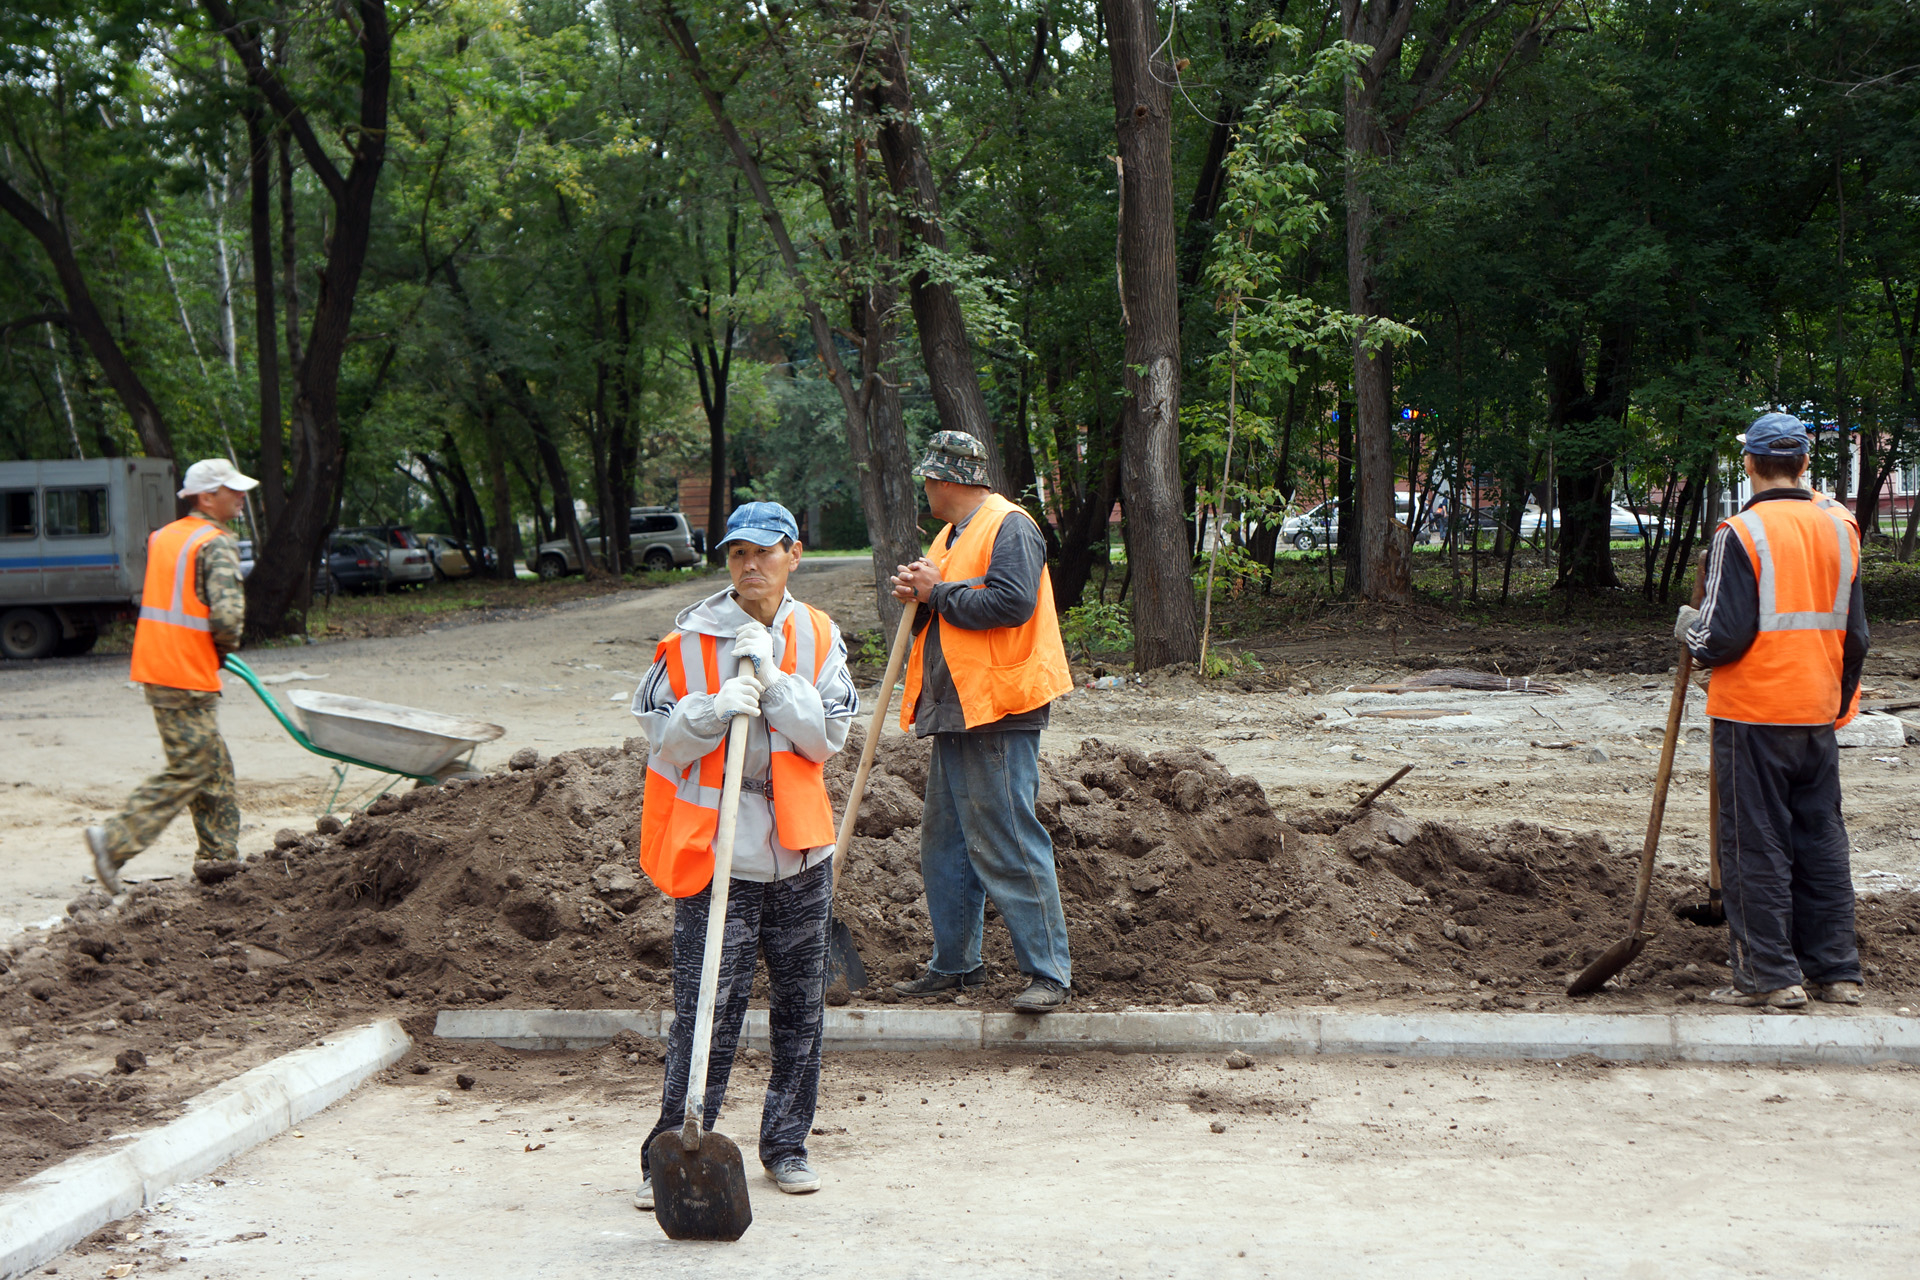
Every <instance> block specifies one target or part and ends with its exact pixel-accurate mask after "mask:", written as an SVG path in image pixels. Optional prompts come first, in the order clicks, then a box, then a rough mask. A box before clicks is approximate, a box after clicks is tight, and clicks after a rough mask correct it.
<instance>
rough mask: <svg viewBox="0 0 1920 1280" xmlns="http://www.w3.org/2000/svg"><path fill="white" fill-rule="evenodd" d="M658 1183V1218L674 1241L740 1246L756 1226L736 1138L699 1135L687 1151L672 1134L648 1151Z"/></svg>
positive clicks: (676, 1133) (655, 1194) (655, 1199)
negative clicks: (731, 1242)
mask: <svg viewBox="0 0 1920 1280" xmlns="http://www.w3.org/2000/svg"><path fill="white" fill-rule="evenodd" d="M647 1166H648V1169H649V1171H650V1173H651V1174H652V1177H653V1216H654V1219H655V1220H656V1221H658V1222H659V1224H660V1229H661V1230H662V1231H664V1232H666V1233H667V1237H668V1239H671V1240H738V1239H739V1238H740V1237H741V1236H743V1235H745V1234H746V1230H747V1228H748V1227H749V1226H750V1225H752V1223H753V1206H752V1205H751V1204H749V1203H748V1202H747V1166H746V1162H745V1161H743V1160H742V1159H741V1158H740V1148H739V1147H737V1146H735V1145H734V1143H733V1140H732V1139H731V1138H726V1137H723V1136H722V1135H720V1134H717V1133H703V1134H701V1135H700V1147H699V1149H698V1150H696V1151H689V1150H687V1148H686V1146H685V1144H684V1143H682V1142H681V1141H680V1131H679V1130H678V1129H669V1130H668V1131H667V1132H665V1133H663V1134H661V1135H659V1136H658V1137H656V1138H655V1139H654V1140H653V1143H652V1145H650V1146H649V1147H648V1148H647Z"/></svg>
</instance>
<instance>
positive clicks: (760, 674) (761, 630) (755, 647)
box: [733, 622, 781, 690]
mask: <svg viewBox="0 0 1920 1280" xmlns="http://www.w3.org/2000/svg"><path fill="white" fill-rule="evenodd" d="M733 657H734V660H735V661H736V662H751V663H753V674H754V675H755V676H756V677H757V678H758V679H759V681H760V688H761V689H762V690H766V689H771V688H772V687H773V686H774V684H775V683H777V682H778V681H779V679H780V676H781V671H780V668H779V667H777V666H775V665H774V664H773V632H771V631H769V630H767V629H766V628H765V627H763V626H761V625H760V624H759V623H757V622H748V623H745V624H743V625H742V626H741V628H740V629H739V630H738V631H736V632H734V633H733Z"/></svg>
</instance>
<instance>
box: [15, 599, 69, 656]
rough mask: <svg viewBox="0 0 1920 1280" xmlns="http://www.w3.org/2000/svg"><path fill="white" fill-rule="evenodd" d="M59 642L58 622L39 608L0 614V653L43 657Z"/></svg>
mask: <svg viewBox="0 0 1920 1280" xmlns="http://www.w3.org/2000/svg"><path fill="white" fill-rule="evenodd" d="M59 643H60V624H59V623H57V622H55V621H54V620H53V615H52V614H50V613H48V612H46V611H45V610H43V609H9V610H7V611H6V612H5V613H0V656H4V657H8V658H44V657H46V656H47V655H48V654H50V653H52V652H53V649H54V646H55V645H57V644H59Z"/></svg>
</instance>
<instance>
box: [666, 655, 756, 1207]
mask: <svg viewBox="0 0 1920 1280" xmlns="http://www.w3.org/2000/svg"><path fill="white" fill-rule="evenodd" d="M752 673H753V662H752V661H751V660H750V659H748V660H743V661H742V662H741V663H740V674H741V675H751V674H752ZM746 759H747V717H745V716H735V717H734V718H733V723H732V724H730V725H728V726H727V771H726V777H725V779H724V781H723V782H722V784H721V788H720V825H719V828H718V829H717V830H716V831H715V832H714V837H713V888H712V892H711V894H710V901H709V902H708V904H707V946H706V952H705V954H704V955H703V956H702V957H701V961H700V1004H699V1007H698V1009H697V1010H696V1012H695V1013H694V1018H693V1059H692V1061H691V1063H689V1070H688V1072H687V1119H686V1123H685V1124H684V1125H682V1126H681V1128H680V1132H678V1133H675V1132H673V1131H672V1130H671V1129H669V1130H668V1131H667V1132H665V1133H663V1134H661V1135H660V1136H659V1137H657V1138H655V1139H654V1140H653V1144H652V1145H651V1146H649V1147H648V1148H647V1163H648V1165H649V1167H650V1168H651V1171H652V1175H653V1216H654V1219H655V1220H656V1221H657V1222H659V1224H660V1229H661V1230H662V1231H664V1232H666V1233H667V1236H668V1238H669V1239H673V1240H738V1239H739V1238H740V1237H741V1236H742V1235H743V1234H745V1233H746V1230H747V1227H748V1226H750V1225H751V1224H752V1222H753V1206H752V1205H750V1204H749V1203H747V1166H746V1163H745V1162H744V1161H743V1160H741V1158H740V1148H739V1147H737V1146H735V1145H734V1142H733V1140H732V1139H731V1138H728V1137H726V1136H724V1135H722V1134H718V1133H707V1132H703V1131H702V1126H701V1122H700V1121H701V1116H702V1115H703V1114H704V1109H705V1107H706V1098H707V1058H708V1056H709V1054H710V1052H711V1050H712V1048H713V1004H714V997H715V995H716V994H717V992H718V990H719V986H720V953H721V952H722V950H724V946H723V944H724V942H725V940H726V934H727V888H728V885H729V883H730V880H731V877H732V875H733V828H734V821H735V819H737V818H738V817H739V815H740V775H741V773H742V772H743V769H744V766H745V764H746Z"/></svg>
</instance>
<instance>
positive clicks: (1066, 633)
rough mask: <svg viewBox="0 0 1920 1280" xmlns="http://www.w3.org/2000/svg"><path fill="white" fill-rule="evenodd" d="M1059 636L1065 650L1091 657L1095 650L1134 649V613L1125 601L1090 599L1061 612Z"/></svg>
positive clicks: (1109, 651)
mask: <svg viewBox="0 0 1920 1280" xmlns="http://www.w3.org/2000/svg"><path fill="white" fill-rule="evenodd" d="M1060 638H1061V639H1062V640H1064V641H1065V642H1066V645H1067V648H1068V649H1073V650H1078V651H1079V653H1080V656H1081V657H1083V658H1089V659H1090V658H1092V657H1093V654H1094V651H1095V650H1096V649H1098V650H1102V651H1104V652H1108V653H1111V652H1113V651H1114V650H1116V649H1131V648H1133V614H1132V610H1131V609H1130V608H1129V606H1127V605H1124V604H1107V603H1106V602H1104V601H1099V600H1089V601H1087V602H1086V603H1085V604H1077V605H1075V606H1074V607H1073V608H1071V609H1069V610H1067V611H1066V612H1065V613H1064V614H1062V615H1060Z"/></svg>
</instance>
